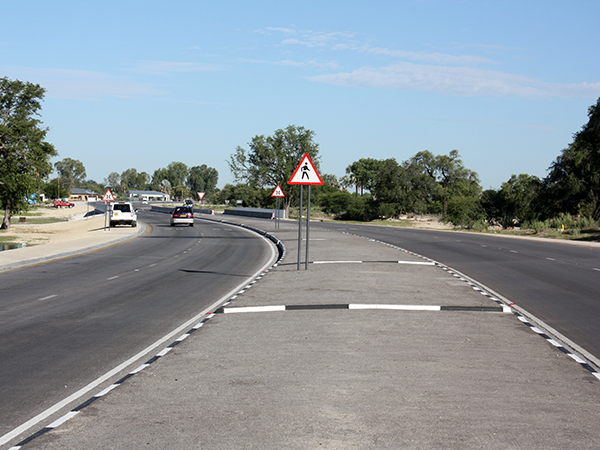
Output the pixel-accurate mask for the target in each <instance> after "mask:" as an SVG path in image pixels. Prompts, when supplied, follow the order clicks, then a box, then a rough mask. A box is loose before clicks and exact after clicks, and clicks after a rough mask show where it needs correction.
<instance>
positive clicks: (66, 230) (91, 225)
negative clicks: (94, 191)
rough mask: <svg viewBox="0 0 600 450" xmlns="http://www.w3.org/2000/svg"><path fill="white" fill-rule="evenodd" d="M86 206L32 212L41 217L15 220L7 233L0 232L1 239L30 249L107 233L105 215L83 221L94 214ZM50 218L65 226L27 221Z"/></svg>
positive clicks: (16, 218) (79, 204)
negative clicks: (87, 214) (59, 220)
mask: <svg viewBox="0 0 600 450" xmlns="http://www.w3.org/2000/svg"><path fill="white" fill-rule="evenodd" d="M91 210H92V208H90V207H89V206H88V205H87V204H86V203H83V202H79V203H76V204H75V206H74V207H73V208H52V207H40V208H37V209H35V210H32V211H30V213H39V214H40V215H36V216H23V215H20V214H17V215H15V216H13V218H12V221H11V226H10V228H9V229H8V230H0V238H3V240H10V242H11V243H19V244H21V243H25V244H27V246H31V245H39V244H49V243H54V242H64V241H67V240H74V239H80V238H84V237H87V236H90V235H92V234H96V233H103V232H106V231H105V230H104V220H105V219H104V215H102V214H101V215H97V216H93V217H87V218H86V217H84V216H85V215H86V213H87V212H88V211H91ZM20 217H26V219H25V220H26V221H25V222H20V221H19V218H20ZM40 217H49V218H59V219H63V220H64V221H62V222H55V223H46V224H35V223H28V222H27V220H31V219H35V218H40Z"/></svg>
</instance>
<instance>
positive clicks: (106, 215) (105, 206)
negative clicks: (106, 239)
mask: <svg viewBox="0 0 600 450" xmlns="http://www.w3.org/2000/svg"><path fill="white" fill-rule="evenodd" d="M107 204H108V202H104V231H106V220H107V219H108V206H107ZM108 231H110V227H109V228H108Z"/></svg>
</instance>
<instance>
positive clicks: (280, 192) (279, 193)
mask: <svg viewBox="0 0 600 450" xmlns="http://www.w3.org/2000/svg"><path fill="white" fill-rule="evenodd" d="M271 197H285V194H284V193H283V190H282V189H281V186H279V185H277V187H276V188H275V190H274V191H273V193H272V194H271Z"/></svg>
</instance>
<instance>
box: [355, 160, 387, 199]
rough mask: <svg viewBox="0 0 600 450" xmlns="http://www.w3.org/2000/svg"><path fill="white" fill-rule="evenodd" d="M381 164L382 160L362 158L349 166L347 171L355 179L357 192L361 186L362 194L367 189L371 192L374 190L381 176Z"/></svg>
mask: <svg viewBox="0 0 600 450" xmlns="http://www.w3.org/2000/svg"><path fill="white" fill-rule="evenodd" d="M380 164H381V161H378V160H376V159H373V158H361V159H359V160H358V161H354V162H353V163H352V164H351V165H350V166H348V168H347V169H346V173H347V174H348V175H350V176H351V177H352V179H353V180H354V183H355V184H356V189H357V191H356V192H358V188H359V187H360V193H361V195H362V194H363V193H364V190H365V189H366V190H368V191H369V192H372V191H373V188H374V186H375V184H376V182H377V179H378V177H379V168H380Z"/></svg>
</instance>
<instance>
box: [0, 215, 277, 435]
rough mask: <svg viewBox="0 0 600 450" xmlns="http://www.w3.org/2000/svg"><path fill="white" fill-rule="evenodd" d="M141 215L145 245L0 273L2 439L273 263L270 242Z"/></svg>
mask: <svg viewBox="0 0 600 450" xmlns="http://www.w3.org/2000/svg"><path fill="white" fill-rule="evenodd" d="M139 217H140V220H143V221H145V222H147V223H148V224H150V225H151V226H152V229H151V231H150V232H149V233H148V234H146V235H145V236H143V237H140V238H138V239H135V240H133V241H130V242H127V243H124V244H121V245H116V246H113V247H110V248H106V249H103V250H99V251H96V252H93V253H90V254H86V255H80V256H76V257H71V258H66V259H63V260H59V261H55V262H51V263H46V264H40V265H36V266H33V267H29V268H24V269H20V270H14V271H10V272H6V273H2V274H0V342H1V343H2V345H1V346H0V361H1V364H0V427H1V428H0V436H2V435H4V434H5V433H8V432H10V431H11V430H13V429H14V428H15V427H17V426H19V425H21V424H23V423H24V422H25V421H27V420H29V419H31V418H32V417H34V416H36V415H37V414H39V413H40V412H42V411H45V410H47V408H49V407H51V406H52V405H54V404H56V403H57V402H58V401H60V400H62V399H64V398H66V397H68V396H69V395H71V394H73V393H74V392H77V391H78V390H79V389H81V388H82V387H84V386H86V385H87V384H88V383H90V382H91V381H92V380H95V379H97V378H98V377H99V376H100V375H101V374H104V373H106V372H107V371H108V370H109V369H112V368H114V367H117V366H118V365H119V364H121V363H123V361H126V360H127V359H129V358H130V357H131V356H132V355H135V354H137V353H138V352H140V351H142V350H143V349H145V348H146V347H147V346H148V345H151V344H152V343H153V342H155V341H156V340H157V339H160V338H161V337H163V336H165V335H166V334H168V333H169V332H171V331H172V330H174V329H176V328H177V327H178V326H181V325H182V324H184V323H185V322H186V321H187V320H189V319H191V318H192V317H194V316H195V315H197V314H199V313H200V312H202V311H203V310H204V309H205V308H206V307H208V306H210V305H212V304H213V303H214V302H215V301H217V300H219V299H220V298H221V297H223V296H224V295H226V294H227V293H229V292H230V291H231V290H233V289H236V288H237V287H238V286H239V285H241V284H242V283H244V282H247V281H246V280H247V279H248V278H250V277H253V276H255V275H256V273H257V272H258V271H259V270H261V268H263V267H264V266H265V265H267V264H270V263H271V262H272V261H271V260H272V258H273V257H274V251H273V248H272V246H270V245H269V244H267V242H266V240H265V239H263V238H261V237H259V236H258V235H256V234H254V233H251V232H249V231H247V230H244V229H241V228H238V227H232V226H226V225H221V224H218V223H211V222H206V221H201V220H197V221H196V224H195V226H194V227H188V226H177V227H170V226H169V216H168V215H167V214H159V213H148V212H142V211H140V213H139ZM138 364H139V363H138ZM113 381H114V380H113ZM88 395H89V394H88Z"/></svg>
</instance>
